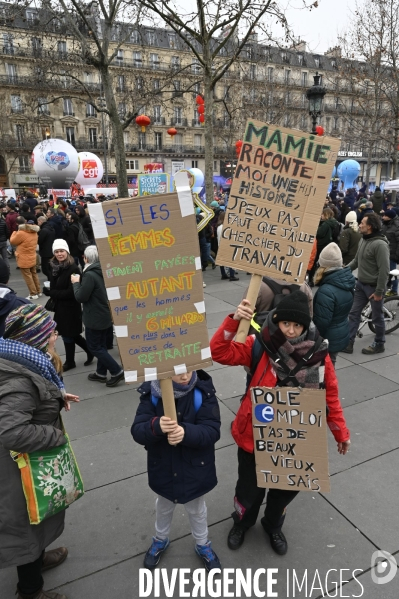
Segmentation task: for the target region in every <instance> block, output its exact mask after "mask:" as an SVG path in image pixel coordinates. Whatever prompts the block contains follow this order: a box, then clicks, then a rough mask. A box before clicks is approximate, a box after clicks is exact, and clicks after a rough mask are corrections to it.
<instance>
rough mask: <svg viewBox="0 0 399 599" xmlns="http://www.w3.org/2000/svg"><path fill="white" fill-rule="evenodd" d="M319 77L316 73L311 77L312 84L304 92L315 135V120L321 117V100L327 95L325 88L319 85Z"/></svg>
mask: <svg viewBox="0 0 399 599" xmlns="http://www.w3.org/2000/svg"><path fill="white" fill-rule="evenodd" d="M320 79H321V75H319V74H318V73H317V71H316V75H314V76H313V80H314V83H313V85H312V87H310V88H309V89H308V90H307V92H306V97H307V99H308V100H309V114H310V116H311V117H312V134H313V135H316V134H317V133H316V125H317V118H318V117H319V116H320V115H321V107H322V104H323V98H324V96H325V95H326V93H327V90H326V88H325V87H323V86H322V85H321V84H320Z"/></svg>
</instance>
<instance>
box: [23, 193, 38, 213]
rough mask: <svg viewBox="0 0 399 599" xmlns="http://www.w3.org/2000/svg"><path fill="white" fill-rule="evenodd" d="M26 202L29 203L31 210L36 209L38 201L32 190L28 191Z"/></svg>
mask: <svg viewBox="0 0 399 599" xmlns="http://www.w3.org/2000/svg"><path fill="white" fill-rule="evenodd" d="M25 204H28V206H29V209H30V212H34V211H35V207H36V206H37V204H38V201H37V199H36V198H35V196H34V195H33V193H32V192H31V191H28V192H27V194H26V200H25Z"/></svg>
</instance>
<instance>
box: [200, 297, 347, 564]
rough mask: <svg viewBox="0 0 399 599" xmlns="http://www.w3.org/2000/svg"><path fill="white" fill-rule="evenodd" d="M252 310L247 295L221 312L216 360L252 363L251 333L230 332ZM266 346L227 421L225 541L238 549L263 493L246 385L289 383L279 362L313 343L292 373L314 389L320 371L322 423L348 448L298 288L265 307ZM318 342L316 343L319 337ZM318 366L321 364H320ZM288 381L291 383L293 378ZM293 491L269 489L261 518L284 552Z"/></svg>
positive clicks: (342, 449) (334, 387) (331, 376)
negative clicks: (232, 471) (231, 488)
mask: <svg viewBox="0 0 399 599" xmlns="http://www.w3.org/2000/svg"><path fill="white" fill-rule="evenodd" d="M252 317H253V311H252V309H251V307H250V303H249V301H248V300H242V302H241V304H240V305H239V306H238V308H237V310H236V311H235V313H234V314H230V315H229V316H227V318H225V320H224V321H223V323H222V324H221V326H220V327H219V329H218V330H217V331H216V333H215V334H214V336H213V338H212V340H211V344H210V347H211V352H212V358H213V360H215V361H216V362H219V363H220V364H226V365H230V366H239V365H241V366H247V367H249V368H250V369H251V371H252V372H253V368H252V348H253V345H254V342H255V337H254V336H253V335H249V336H248V337H247V339H246V342H245V343H237V342H235V341H234V337H235V335H236V333H237V329H238V326H239V324H240V320H241V319H243V318H244V319H245V320H251V319H252ZM260 335H261V338H262V340H263V342H264V343H265V344H266V346H267V348H268V349H269V351H270V352H271V353H272V354H273V355H275V354H278V356H279V359H278V360H277V361H274V360H273V359H272V358H271V357H269V355H268V353H267V351H264V352H263V354H262V356H261V359H260V360H259V362H258V364H257V366H256V368H255V372H254V373H253V376H252V379H251V382H250V384H249V386H248V389H247V391H246V393H245V395H244V398H243V400H242V402H241V404H240V407H239V409H238V412H237V415H236V417H235V419H234V422H233V425H232V429H231V432H232V435H233V437H234V440H235V442H236V443H237V445H238V481H237V485H236V492H235V498H234V506H235V511H234V513H233V514H232V517H233V521H234V526H233V528H232V529H231V530H230V532H229V535H228V539H227V543H228V546H229V547H230V549H238V548H239V547H240V546H241V545H242V543H243V542H244V538H245V533H246V531H247V530H248V529H249V528H250V527H251V526H254V525H255V523H256V520H257V517H258V513H259V510H260V507H261V505H262V502H263V500H264V497H265V492H266V489H264V488H260V487H258V486H257V478H256V468H255V456H254V438H253V429H252V416H251V415H252V400H251V387H254V386H257V387H276V386H291V384H288V383H286V380H287V372H286V371H285V370H284V369H283V367H282V366H281V362H284V363H285V365H286V367H287V368H289V369H290V370H293V369H294V368H295V367H296V366H297V363H298V362H299V359H300V358H302V357H304V356H306V355H307V354H308V353H309V350H311V349H312V347H313V348H314V353H313V356H312V359H311V360H309V364H308V362H306V363H305V365H303V366H302V368H300V370H299V371H298V373H297V374H296V375H295V376H296V379H297V381H293V383H295V385H296V382H298V383H299V384H300V385H301V386H303V387H305V388H314V389H319V387H320V384H322V383H323V379H322V378H321V377H323V376H324V385H325V389H326V401H327V406H328V415H327V423H328V425H329V426H330V429H331V431H332V433H333V435H334V437H335V440H336V441H337V445H338V452H339V453H340V454H345V453H346V452H347V451H348V449H349V444H350V440H349V436H350V435H349V430H348V429H347V427H346V423H345V418H344V415H343V412H342V407H341V403H340V400H339V396H338V382H337V377H336V375H335V370H334V366H333V365H332V363H331V359H330V357H329V355H328V344H327V342H325V341H322V340H321V339H319V333H318V331H317V329H316V327H315V325H314V324H313V322H312V321H311V318H310V314H309V304H308V299H307V297H306V295H305V294H304V293H302V291H295V292H294V293H292V294H290V295H288V296H287V297H286V298H284V299H283V300H281V302H280V303H279V304H278V305H277V307H276V308H274V310H272V311H271V312H269V314H268V316H267V318H266V320H265V322H264V325H263V327H262V329H261V332H260ZM320 342H321V343H320ZM323 366H324V368H323ZM293 383H292V384H293ZM297 493H298V492H297V491H290V490H280V489H273V488H272V489H269V492H268V495H267V501H266V507H265V511H264V517H263V518H262V520H261V524H262V527H263V529H264V530H265V532H266V533H267V534H268V535H269V538H270V543H271V546H272V548H273V550H274V551H275V552H276V553H278V554H279V555H284V554H285V553H286V552H287V549H288V543H287V539H286V538H285V535H284V533H283V532H282V526H283V523H284V519H285V509H286V507H287V505H288V504H289V503H290V502H291V501H292V500H293V499H294V498H295V496H296V495H297Z"/></svg>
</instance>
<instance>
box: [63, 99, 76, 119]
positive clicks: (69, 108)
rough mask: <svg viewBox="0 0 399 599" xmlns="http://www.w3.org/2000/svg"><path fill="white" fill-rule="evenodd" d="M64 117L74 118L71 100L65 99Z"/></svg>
mask: <svg viewBox="0 0 399 599" xmlns="http://www.w3.org/2000/svg"><path fill="white" fill-rule="evenodd" d="M64 116H74V113H73V104H72V100H71V98H64Z"/></svg>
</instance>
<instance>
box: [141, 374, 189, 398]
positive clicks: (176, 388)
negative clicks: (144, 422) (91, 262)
mask: <svg viewBox="0 0 399 599" xmlns="http://www.w3.org/2000/svg"><path fill="white" fill-rule="evenodd" d="M197 379H198V376H197V373H196V371H195V370H194V371H193V373H192V375H191V379H190V381H189V383H188V384H187V385H180V383H175V381H172V383H173V394H174V396H175V399H178V398H179V397H184V395H187V394H188V393H190V391H191V390H192V389H194V387H195V385H196V383H197ZM151 395H154V397H162V392H161V386H160V383H159V381H152V382H151Z"/></svg>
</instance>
